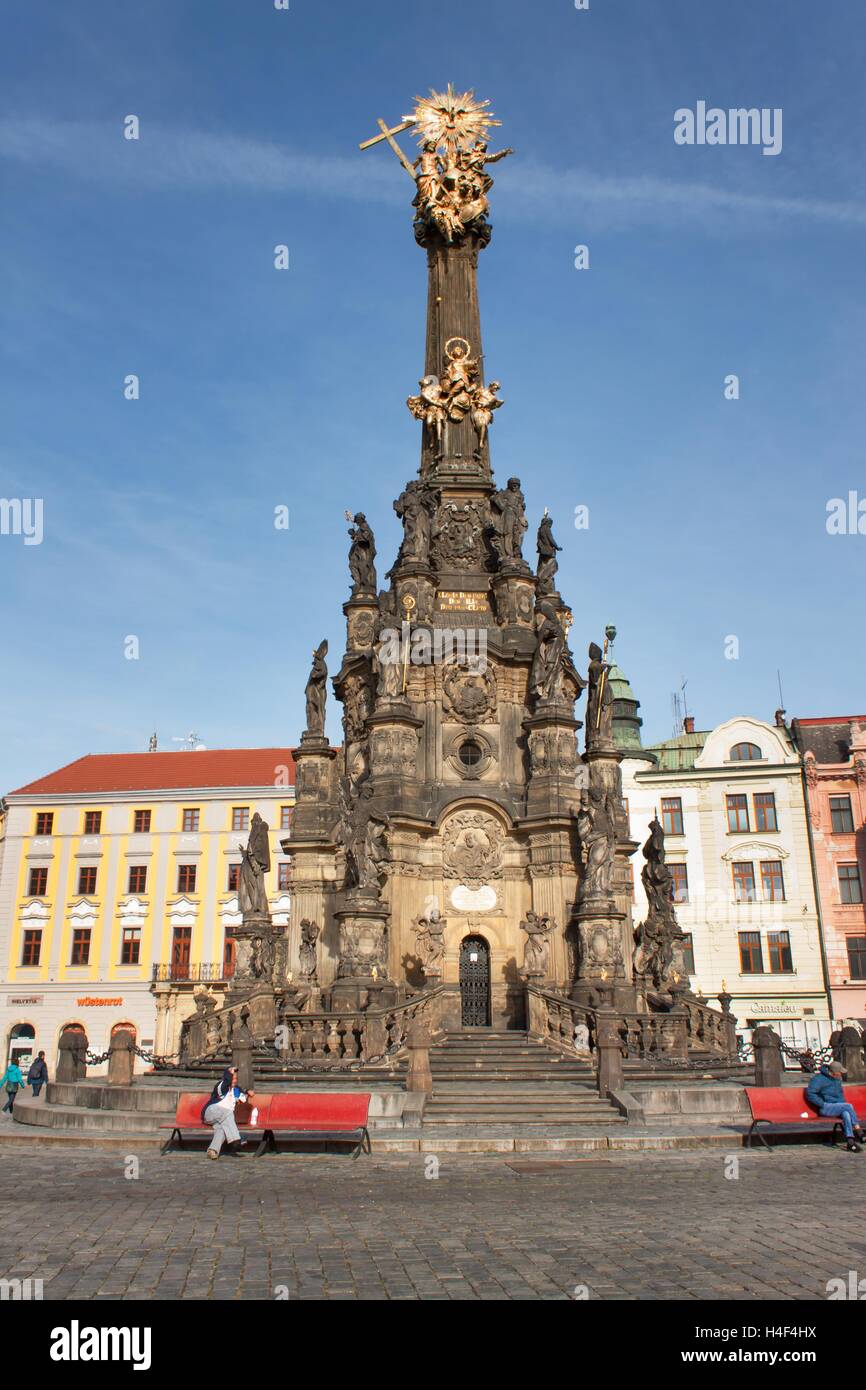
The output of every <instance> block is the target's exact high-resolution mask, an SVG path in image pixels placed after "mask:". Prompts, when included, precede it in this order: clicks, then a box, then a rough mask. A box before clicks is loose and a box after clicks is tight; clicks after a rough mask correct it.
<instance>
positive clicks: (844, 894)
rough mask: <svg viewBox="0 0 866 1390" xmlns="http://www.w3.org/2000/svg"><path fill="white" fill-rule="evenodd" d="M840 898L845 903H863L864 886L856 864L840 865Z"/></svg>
mask: <svg viewBox="0 0 866 1390" xmlns="http://www.w3.org/2000/svg"><path fill="white" fill-rule="evenodd" d="M839 896H840V898H841V899H842V902H843V903H862V901H863V885H862V883H861V882H860V869H859V868H858V866H857V865H856V864H840V865H839Z"/></svg>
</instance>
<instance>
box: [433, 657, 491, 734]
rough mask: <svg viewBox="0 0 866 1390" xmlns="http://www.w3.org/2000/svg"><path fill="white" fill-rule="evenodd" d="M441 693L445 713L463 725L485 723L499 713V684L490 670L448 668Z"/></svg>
mask: <svg viewBox="0 0 866 1390" xmlns="http://www.w3.org/2000/svg"><path fill="white" fill-rule="evenodd" d="M442 693H443V703H444V706H445V710H446V712H447V713H449V714H453V715H454V717H455V718H456V719H459V720H460V721H461V723H464V724H477V723H483V722H484V721H485V720H486V719H488V718H489V717H490V716H491V715H493V714H494V713H495V711H496V681H495V680H494V677H493V672H492V671H491V669H490V667H489V666H487V667H485V669H484V670H483V671H482V670H473V669H472V667H471V666H470V667H468V668H466V667H460V666H458V665H456V664H451V665H449V666H447V667H446V669H445V673H444V675H443V678H442Z"/></svg>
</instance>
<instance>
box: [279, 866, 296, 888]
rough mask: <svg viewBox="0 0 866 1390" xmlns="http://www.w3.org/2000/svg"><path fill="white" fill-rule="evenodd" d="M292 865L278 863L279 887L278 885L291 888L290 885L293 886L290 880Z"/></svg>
mask: <svg viewBox="0 0 866 1390" xmlns="http://www.w3.org/2000/svg"><path fill="white" fill-rule="evenodd" d="M291 867H292V866H291V864H278V865H277V887H278V888H289V887H291V883H290V880H289V870H290V869H291Z"/></svg>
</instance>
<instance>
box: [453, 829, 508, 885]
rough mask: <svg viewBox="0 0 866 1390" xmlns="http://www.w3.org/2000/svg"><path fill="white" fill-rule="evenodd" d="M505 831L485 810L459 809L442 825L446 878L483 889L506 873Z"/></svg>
mask: <svg viewBox="0 0 866 1390" xmlns="http://www.w3.org/2000/svg"><path fill="white" fill-rule="evenodd" d="M504 838H505V832H504V830H503V828H502V826H501V824H500V822H499V821H498V820H497V819H496V817H495V816H491V815H488V814H487V812H485V811H457V812H456V813H455V814H454V815H453V816H451V817H450V818H449V819H448V821H446V823H445V825H444V826H443V827H442V841H443V848H442V863H443V866H444V869H445V876H446V878H456V879H457V880H458V881H459V882H460V883H461V884H465V885H466V886H467V887H468V888H481V887H482V886H483V885H484V884H485V883H487V882H488V880H489V879H491V878H499V877H501V874H502V841H503V839H504Z"/></svg>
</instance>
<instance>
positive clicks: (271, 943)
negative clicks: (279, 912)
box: [226, 914, 282, 1004]
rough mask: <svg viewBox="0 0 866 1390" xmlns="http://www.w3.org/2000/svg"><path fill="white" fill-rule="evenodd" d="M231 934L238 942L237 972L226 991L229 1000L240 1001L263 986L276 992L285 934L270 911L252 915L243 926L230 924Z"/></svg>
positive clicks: (229, 932)
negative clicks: (280, 939) (279, 946)
mask: <svg viewBox="0 0 866 1390" xmlns="http://www.w3.org/2000/svg"><path fill="white" fill-rule="evenodd" d="M227 935H228V936H229V937H230V938H231V939H232V940H233V941H235V942H236V943H237V945H236V954H235V973H234V976H233V977H232V981H231V984H230V986H229V988H228V991H227V993H226V1002H227V1003H228V1004H235V1003H238V1002H239V1001H240V1000H242V999H248V998H249V996H250V994H252V993H253V992H258V991H261V990H263V989H265V990H269V991H270V992H271V993H273V977H274V967H275V963H276V956H277V940H278V936H280V935H282V933H281V932H278V931H277V930H275V928H274V926H273V923H272V922H271V919H270V917H269V916H267V915H266V914H263V915H261V916H252V915H249V914H248V915H247V916H245V917H244V919H243V921H242V922H241V924H240V926H237V927H230V928H229V930H228V932H227Z"/></svg>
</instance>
